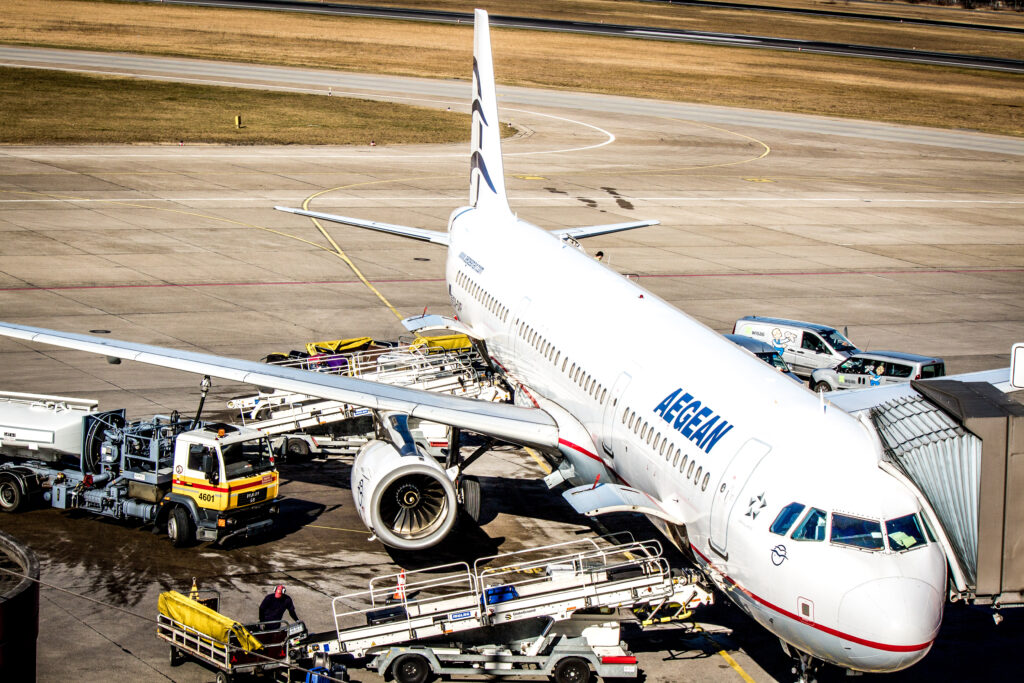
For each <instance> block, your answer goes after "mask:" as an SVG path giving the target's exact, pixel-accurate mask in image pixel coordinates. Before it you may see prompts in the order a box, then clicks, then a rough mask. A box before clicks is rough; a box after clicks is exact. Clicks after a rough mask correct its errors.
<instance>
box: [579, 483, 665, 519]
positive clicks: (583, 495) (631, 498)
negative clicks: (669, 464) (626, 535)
mask: <svg viewBox="0 0 1024 683" xmlns="http://www.w3.org/2000/svg"><path fill="white" fill-rule="evenodd" d="M562 497H563V498H565V499H566V500H567V501H569V505H572V507H573V509H574V510H576V512H578V513H580V514H581V515H586V516H587V517H594V516H596V515H604V514H608V513H609V512H639V513H640V514H643V515H653V516H654V517H660V518H661V519H663V520H665V521H666V522H669V523H671V524H682V522H681V521H679V520H678V519H676V518H675V517H673V516H672V515H670V514H668V513H667V512H665V511H664V510H662V509H661V506H660V505H658V504H657V503H655V502H654V500H653V499H652V498H651V497H650V496H648V495H647V494H646V493H644V492H643V491H640V490H638V489H634V488H632V487H629V486H619V485H618V484H598V485H597V486H594V485H593V484H584V485H583V486H577V487H576V488H574V489H569V490H568V491H566V492H565V493H563V494H562Z"/></svg>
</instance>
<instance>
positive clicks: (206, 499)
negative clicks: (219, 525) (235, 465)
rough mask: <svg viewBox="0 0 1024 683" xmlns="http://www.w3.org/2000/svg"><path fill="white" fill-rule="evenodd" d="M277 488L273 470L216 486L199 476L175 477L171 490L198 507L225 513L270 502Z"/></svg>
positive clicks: (275, 494) (177, 475)
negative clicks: (190, 500) (189, 499)
mask: <svg viewBox="0 0 1024 683" xmlns="http://www.w3.org/2000/svg"><path fill="white" fill-rule="evenodd" d="M278 486H279V481H278V474H277V471H276V470H275V471H271V472H264V473H262V474H257V475H254V476H252V477H245V478H243V479H235V480H234V481H231V482H228V483H226V484H218V485H217V486H214V485H212V484H210V482H208V481H206V480H205V479H202V478H199V477H187V476H184V475H180V474H176V475H175V476H174V481H173V483H172V484H171V491H172V492H174V493H178V494H181V495H183V496H188V497H189V498H192V499H193V500H195V501H196V505H198V506H199V507H201V508H205V509H207V510H216V511H218V512H224V511H226V510H236V509H241V508H245V507H248V506H250V505H255V504H256V503H262V502H264V501H267V500H273V499H274V498H277V489H278Z"/></svg>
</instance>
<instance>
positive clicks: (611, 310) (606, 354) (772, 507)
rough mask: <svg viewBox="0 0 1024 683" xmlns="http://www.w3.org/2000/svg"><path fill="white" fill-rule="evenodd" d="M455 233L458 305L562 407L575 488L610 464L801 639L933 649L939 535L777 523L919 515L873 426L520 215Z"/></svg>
mask: <svg viewBox="0 0 1024 683" xmlns="http://www.w3.org/2000/svg"><path fill="white" fill-rule="evenodd" d="M449 235H450V240H451V242H450V247H449V250H448V261H447V272H446V275H447V281H448V289H449V294H450V296H451V302H452V305H453V307H454V308H455V311H456V314H457V315H458V317H459V319H460V320H461V321H462V322H463V323H464V324H466V325H467V326H468V327H470V328H471V329H472V331H473V333H474V334H475V335H477V336H479V337H480V338H482V339H483V340H485V341H486V345H487V349H488V352H489V354H490V355H491V357H492V359H493V360H494V361H495V362H496V363H497V364H499V366H500V367H501V368H502V369H503V370H504V371H505V373H506V374H507V376H508V377H509V378H510V380H511V381H512V382H513V383H515V384H517V385H519V388H521V389H522V393H523V394H524V395H525V396H527V397H530V398H532V399H533V400H534V401H535V402H539V405H540V406H541V407H544V408H547V409H549V412H552V411H553V415H555V417H556V420H557V421H558V422H559V432H560V444H561V446H560V451H561V452H562V453H563V454H564V455H565V456H566V457H567V458H568V459H569V461H570V462H571V463H572V464H573V468H574V473H575V475H576V481H577V483H584V482H588V481H593V480H594V479H595V477H596V476H597V475H599V474H600V475H602V477H603V478H602V481H609V480H611V479H612V477H614V480H617V481H618V482H622V483H623V484H626V485H628V486H631V487H633V488H636V489H639V490H641V491H643V492H644V493H646V494H647V495H648V496H649V497H650V498H651V499H652V501H653V502H654V503H656V505H657V506H658V507H659V508H660V509H661V510H663V511H664V512H665V519H675V520H679V521H681V522H682V523H683V524H684V525H685V531H683V530H681V529H679V528H678V527H677V526H675V525H672V524H668V523H666V522H665V521H664V519H656V518H654V517H652V521H655V523H656V524H657V525H658V526H659V527H660V528H661V529H662V530H663V531H664V532H665V533H666V535H667V536H668V538H669V539H670V540H673V541H674V542H676V543H677V544H679V545H681V546H688V547H685V548H684V549H685V550H686V551H687V552H690V551H692V553H693V554H694V557H695V559H696V560H697V562H698V563H699V564H700V565H701V566H702V568H703V569H704V570H705V571H706V572H707V573H708V574H709V575H710V576H711V577H712V578H713V579H714V580H715V581H716V583H718V585H719V587H720V588H722V589H723V590H724V592H725V593H726V594H727V595H728V596H729V597H730V598H731V599H732V600H733V601H734V602H736V604H738V605H739V606H740V607H742V608H743V609H744V610H745V611H747V612H748V613H749V614H750V615H751V616H753V617H754V618H755V619H756V620H757V621H759V622H760V623H761V624H763V625H764V626H765V627H766V628H768V629H769V630H770V631H772V632H773V633H776V634H777V635H779V636H780V637H781V638H782V639H783V640H785V641H787V642H789V643H790V644H792V645H794V646H795V647H797V648H798V649H800V650H803V651H805V652H808V653H810V654H812V655H814V656H815V657H818V658H821V659H823V660H826V661H830V662H833V663H835V664H839V665H841V666H846V667H850V668H855V669H859V670H868V671H887V670H896V669H901V668H904V667H906V666H909V665H910V664H913V663H914V662H916V661H917V660H919V659H920V658H921V657H923V656H924V654H926V653H927V651H928V649H929V648H930V646H931V643H932V641H933V640H934V639H935V637H936V635H937V632H938V628H939V624H940V621H941V617H942V607H943V604H944V593H945V585H946V575H945V566H946V565H945V558H944V555H943V553H942V552H941V549H940V547H939V546H938V545H937V544H936V543H934V542H931V543H919V544H917V545H915V546H914V547H913V548H912V549H909V550H904V551H903V552H895V551H893V550H890V549H889V547H888V546H887V547H886V548H884V549H871V550H867V549H862V548H857V547H849V546H848V545H841V544H837V543H833V542H830V540H828V539H824V537H823V538H822V540H817V541H815V540H809V541H803V540H794V539H792V538H791V537H790V535H789V533H788V531H791V530H787V533H784V534H776V533H772V532H771V531H769V526H771V525H772V523H773V521H774V520H775V518H776V516H777V515H779V513H780V510H782V508H783V507H784V506H786V505H789V504H790V503H801V504H803V505H805V506H806V507H807V509H810V508H818V509H820V510H822V511H824V512H827V513H828V515H829V517H828V518H829V519H832V515H833V513H841V514H842V515H844V516H849V517H853V518H857V519H864V520H873V521H874V522H875V523H880V525H881V528H885V523H886V520H892V519H896V518H899V517H902V516H905V515H911V514H914V513H920V509H921V508H920V505H919V503H918V502H917V501H916V499H915V497H914V495H913V493H912V492H911V491H910V490H908V489H907V488H906V487H904V486H903V485H902V484H901V483H899V482H898V481H897V480H896V479H895V478H893V477H892V476H890V475H889V474H887V473H886V472H885V471H883V470H882V469H880V468H879V466H878V463H879V459H880V456H881V446H880V444H879V442H878V440H877V437H876V436H875V434H874V432H873V430H872V429H871V428H870V427H868V426H867V425H865V424H862V423H861V422H860V421H858V420H856V419H854V418H853V417H851V416H850V415H848V414H846V413H844V412H842V411H840V410H837V409H834V408H827V407H826V406H825V405H823V404H821V403H820V402H819V399H818V398H817V397H815V396H814V395H813V394H811V393H810V392H808V391H806V390H804V389H802V388H801V387H799V386H797V385H796V384H794V383H793V382H792V381H791V380H789V379H788V378H786V377H785V376H783V375H782V374H781V373H779V372H778V371H776V370H774V369H773V368H771V367H770V366H768V365H767V364H765V363H763V362H762V361H760V360H758V359H757V358H755V357H754V356H752V355H751V354H749V353H747V352H745V351H743V350H742V349H740V348H738V347H736V346H734V345H733V344H731V343H730V342H729V341H727V340H725V339H724V338H723V337H721V335H719V334H717V333H716V332H714V331H713V330H711V329H709V328H708V327H706V326H704V325H702V324H701V323H699V322H697V321H696V320H694V319H692V318H690V317H689V316H687V315H685V314H684V313H682V312H681V311H679V310H678V309H676V308H674V307H673V306H671V305H669V304H668V303H666V302H664V301H662V300H661V299H659V298H658V297H657V296H655V295H653V294H651V293H650V292H647V291H646V290H644V289H643V288H641V287H639V286H638V285H636V284H634V283H632V282H630V281H629V280H627V279H626V278H624V277H622V276H621V275H619V274H618V273H616V272H614V271H612V270H610V269H609V268H607V267H605V266H604V265H602V264H601V263H598V262H596V261H594V260H593V259H591V258H589V257H588V256H587V255H586V254H585V253H583V252H582V250H580V249H578V248H577V247H576V246H574V245H572V244H571V243H567V242H564V241H562V240H559V239H558V238H556V237H555V236H553V235H551V234H550V233H548V232H547V231H545V230H542V229H540V228H537V227H536V226H533V225H530V224H529V223H526V222H524V221H519V220H517V219H515V218H514V217H513V216H512V215H510V214H505V213H504V212H502V213H500V214H496V212H493V211H489V212H486V213H485V212H483V211H481V210H479V209H473V208H464V209H459V210H457V211H455V212H453V214H452V217H451V220H450V223H449ZM551 404H555V408H560V409H561V410H557V409H553V408H552V406H551ZM570 423H571V424H570ZM822 533H824V530H823V531H822ZM878 536H879V538H880V537H881V535H880V534H879V535H878ZM868 542H869V543H870V542H871V541H870V540H869V541H868ZM878 542H881V541H878Z"/></svg>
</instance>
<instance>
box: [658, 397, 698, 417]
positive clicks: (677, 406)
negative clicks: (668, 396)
mask: <svg viewBox="0 0 1024 683" xmlns="http://www.w3.org/2000/svg"><path fill="white" fill-rule="evenodd" d="M692 400H693V396H690V395H689V394H683V395H682V396H680V397H679V400H678V401H676V402H675V403H673V404H672V407H671V408H669V409H668V412H666V413H665V415H664V417H665V422H668V423H669V424H672V420H674V419H675V417H676V413H678V412H679V410H680V408H682V407H683V406H685V405H686V404H687V403H689V402H690V401H692Z"/></svg>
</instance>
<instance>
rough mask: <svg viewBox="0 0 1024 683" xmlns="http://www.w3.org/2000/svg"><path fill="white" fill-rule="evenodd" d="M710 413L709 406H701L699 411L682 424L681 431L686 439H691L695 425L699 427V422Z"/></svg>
mask: <svg viewBox="0 0 1024 683" xmlns="http://www.w3.org/2000/svg"><path fill="white" fill-rule="evenodd" d="M710 414H711V408H707V407H705V408H702V409H701V411H700V412H699V413H696V414H695V415H694V416H693V417H691V418H690V419H689V420H688V421H687V422H686V424H685V425H683V428H682V430H681V431H682V433H683V436H685V437H686V438H687V439H690V440H691V441H692V440H693V430H694V428H695V427H699V426H700V423H701V422H703V421H704V418H705V417H707V416H708V415H710Z"/></svg>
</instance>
